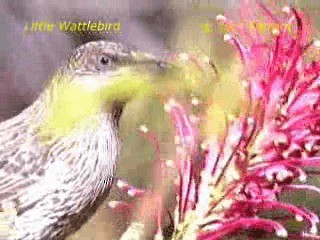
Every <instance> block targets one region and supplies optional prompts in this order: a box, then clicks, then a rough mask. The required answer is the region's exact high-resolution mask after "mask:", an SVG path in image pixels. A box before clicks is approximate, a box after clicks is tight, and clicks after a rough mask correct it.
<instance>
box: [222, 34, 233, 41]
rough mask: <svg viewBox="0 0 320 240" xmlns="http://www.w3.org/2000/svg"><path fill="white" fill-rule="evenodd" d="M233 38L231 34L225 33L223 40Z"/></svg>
mask: <svg viewBox="0 0 320 240" xmlns="http://www.w3.org/2000/svg"><path fill="white" fill-rule="evenodd" d="M231 39H232V37H231V35H230V34H228V33H226V34H224V35H223V41H226V42H227V41H230V40H231Z"/></svg>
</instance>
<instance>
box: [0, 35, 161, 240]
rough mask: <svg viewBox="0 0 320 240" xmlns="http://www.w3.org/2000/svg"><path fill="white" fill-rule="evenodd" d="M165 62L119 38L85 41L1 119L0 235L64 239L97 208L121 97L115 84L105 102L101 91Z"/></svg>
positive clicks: (112, 160) (115, 150) (109, 172)
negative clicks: (28, 100) (21, 106)
mask: <svg viewBox="0 0 320 240" xmlns="http://www.w3.org/2000/svg"><path fill="white" fill-rule="evenodd" d="M162 67H163V65H162V64H159V62H158V61H157V60H156V59H155V58H154V57H153V56H152V55H149V54H147V53H143V52H139V51H134V50H132V48H129V47H125V46H123V45H121V44H118V43H113V42H108V41H103V40H102V41H95V42H89V43H87V44H84V45H82V46H80V47H79V48H77V49H76V50H74V51H73V52H72V53H71V55H70V57H69V60H68V62H66V64H63V66H62V67H61V68H60V69H59V70H58V73H57V74H55V76H54V78H53V80H52V81H51V83H50V84H49V85H48V87H47V88H46V89H45V90H44V92H43V93H41V94H40V96H39V97H38V99H37V100H36V101H35V102H34V103H33V104H32V105H31V106H29V107H28V108H27V109H25V110H24V111H23V112H21V113H20V114H19V115H18V116H16V117H13V118H12V119H8V120H6V121H4V122H2V123H0V211H1V213H2V216H5V217H2V218H1V219H0V231H1V232H0V239H18V240H38V239H65V238H66V236H68V235H69V234H70V233H72V232H73V231H75V230H77V229H78V228H79V227H80V226H81V225H82V224H83V223H84V222H85V221H86V220H87V219H88V218H89V217H90V216H91V215H92V213H94V211H95V210H96V209H97V207H98V206H99V204H101V203H102V201H103V200H104V199H105V198H106V196H107V194H108V192H109V189H110V187H111V184H112V179H113V176H114V173H115V166H116V164H117V161H118V158H119V151H120V139H119V136H118V121H119V117H120V114H121V111H122V107H123V103H124V101H125V99H126V97H123V96H121V94H122V95H123V91H122V92H121V91H120V100H115V101H113V102H112V103H111V104H109V105H108V104H105V103H104V100H105V99H104V93H103V91H100V90H101V89H103V88H105V87H106V86H108V85H110V84H111V83H112V82H115V81H118V80H119V79H120V78H121V76H122V75H127V76H128V77H129V78H130V77H132V78H133V79H129V81H135V80H139V76H142V74H143V73H144V72H153V71H154V69H157V68H162ZM134 76H136V77H135V78H134ZM119 81H120V80H119ZM4 222H6V223H7V226H4V225H5V224H4ZM1 224H2V225H1Z"/></svg>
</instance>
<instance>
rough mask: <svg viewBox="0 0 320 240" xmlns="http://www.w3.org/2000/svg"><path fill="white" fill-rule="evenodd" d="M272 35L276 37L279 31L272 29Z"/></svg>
mask: <svg viewBox="0 0 320 240" xmlns="http://www.w3.org/2000/svg"><path fill="white" fill-rule="evenodd" d="M271 32H272V34H273V35H274V36H278V35H279V34H280V31H279V29H277V28H274V29H272V31H271Z"/></svg>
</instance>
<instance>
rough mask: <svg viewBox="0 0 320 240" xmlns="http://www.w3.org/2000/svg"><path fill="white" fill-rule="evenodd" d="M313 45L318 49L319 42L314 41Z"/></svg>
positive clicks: (317, 40) (319, 46)
mask: <svg viewBox="0 0 320 240" xmlns="http://www.w3.org/2000/svg"><path fill="white" fill-rule="evenodd" d="M313 45H314V46H315V47H317V48H320V40H319V39H316V40H314V41H313Z"/></svg>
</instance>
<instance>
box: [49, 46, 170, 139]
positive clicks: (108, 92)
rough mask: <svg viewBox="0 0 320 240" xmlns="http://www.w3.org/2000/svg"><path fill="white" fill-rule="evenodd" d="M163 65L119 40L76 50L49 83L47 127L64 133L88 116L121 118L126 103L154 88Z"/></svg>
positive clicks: (149, 92) (151, 56)
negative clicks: (106, 114)
mask: <svg viewBox="0 0 320 240" xmlns="http://www.w3.org/2000/svg"><path fill="white" fill-rule="evenodd" d="M163 70H164V64H163V63H162V62H161V61H159V60H157V59H156V57H154V56H153V55H151V54H148V53H146V52H142V51H138V50H134V49H132V48H130V47H126V46H123V45H122V44H120V43H114V42H108V41H94V42H89V43H86V44H84V45H82V46H80V47H78V48H77V49H75V50H74V51H73V52H72V53H71V54H70V56H69V59H68V62H67V64H66V65H65V66H64V68H63V69H61V71H60V72H59V74H57V75H56V76H55V77H54V79H53V81H52V83H51V84H50V87H49V88H48V89H49V92H50V94H48V97H47V98H48V100H47V103H49V104H47V106H48V110H49V113H48V114H47V117H46V120H45V124H44V126H45V127H44V128H43V129H45V130H48V128H49V127H50V131H55V132H59V134H60V132H61V134H64V133H65V132H66V131H69V130H71V129H72V128H73V126H74V124H76V123H78V122H79V121H81V120H82V119H83V118H85V117H87V116H93V115H96V114H99V113H110V115H111V116H112V117H114V118H116V119H115V120H116V121H118V119H119V114H121V111H122V108H123V106H124V104H125V103H126V102H127V101H128V100H130V99H132V98H134V97H137V96H143V95H149V94H151V92H152V91H153V87H152V78H153V77H155V76H156V75H159V73H161V72H163Z"/></svg>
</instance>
